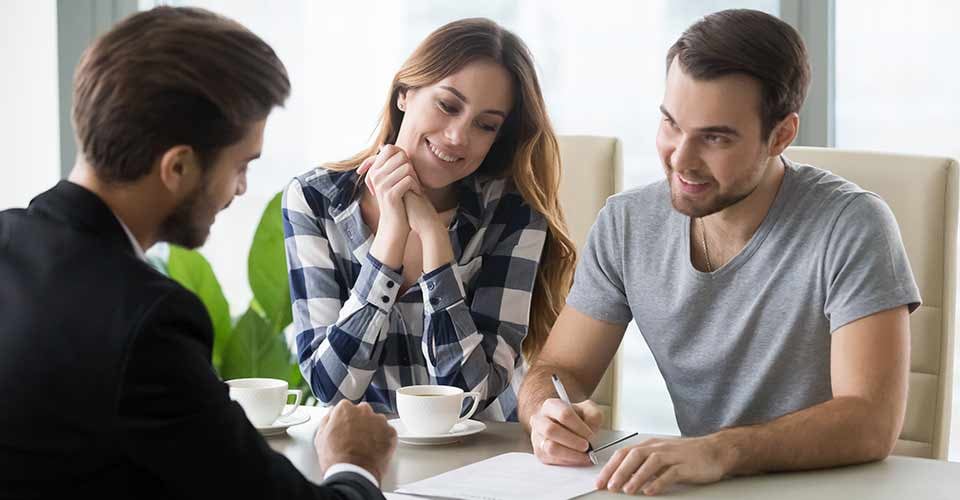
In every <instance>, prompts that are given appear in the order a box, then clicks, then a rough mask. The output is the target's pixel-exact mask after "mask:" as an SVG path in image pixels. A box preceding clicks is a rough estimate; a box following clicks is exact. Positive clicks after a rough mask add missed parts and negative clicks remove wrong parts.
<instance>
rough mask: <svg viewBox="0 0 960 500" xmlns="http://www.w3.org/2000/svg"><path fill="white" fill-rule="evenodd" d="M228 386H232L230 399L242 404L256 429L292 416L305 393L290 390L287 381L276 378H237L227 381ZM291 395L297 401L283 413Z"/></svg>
mask: <svg viewBox="0 0 960 500" xmlns="http://www.w3.org/2000/svg"><path fill="white" fill-rule="evenodd" d="M227 385H229V386H230V399H232V400H234V401H236V402H237V403H239V404H240V407H241V408H243V412H244V413H245V414H246V415H247V419H248V420H250V423H252V424H253V425H254V427H265V426H268V425H270V424H272V423H274V422H275V421H276V420H277V418H279V417H285V416H287V415H290V414H292V413H293V412H294V411H296V410H297V408H298V407H299V406H300V399H301V398H302V397H303V391H301V390H299V389H293V390H290V389H288V385H287V381H286V380H281V379H276V378H237V379H233V380H227ZM291 395H294V396H296V400H295V401H294V402H293V405H291V407H290V408H289V409H287V411H283V407H284V406H285V405H286V404H287V400H289V399H290V396H291Z"/></svg>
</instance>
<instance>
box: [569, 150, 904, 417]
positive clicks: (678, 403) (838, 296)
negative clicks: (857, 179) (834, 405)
mask: <svg viewBox="0 0 960 500" xmlns="http://www.w3.org/2000/svg"><path fill="white" fill-rule="evenodd" d="M785 163H786V165H787V168H786V172H785V175H784V179H783V183H782V184H781V187H780V191H779V192H778V193H777V197H776V199H775V200H774V202H773V205H772V206H771V207H770V210H769V212H768V213H767V216H766V217H765V218H764V220H763V222H762V223H761V225H760V227H759V228H758V229H757V231H756V233H755V234H754V235H753V238H751V239H750V241H749V242H748V243H747V245H746V246H745V247H744V248H743V250H741V251H740V253H739V254H737V255H736V256H735V257H734V258H733V259H732V260H730V261H729V262H728V263H727V264H726V265H724V266H723V267H721V268H720V269H718V270H716V271H715V272H713V273H705V272H700V271H698V270H697V269H696V268H694V267H693V265H692V264H691V260H690V222H691V221H690V218H689V217H687V216H686V215H683V214H681V213H679V212H677V211H675V210H674V209H673V207H672V205H671V204H670V192H669V189H670V188H669V186H668V185H667V182H666V181H661V182H658V183H655V184H651V185H649V186H645V187H642V188H638V189H634V190H630V191H625V192H623V193H620V194H617V195H614V196H612V197H610V198H609V199H608V200H607V203H606V205H605V206H604V208H603V210H601V212H600V215H599V217H598V219H597V221H596V223H595V224H594V226H593V228H592V229H591V231H590V236H589V239H588V241H587V245H586V248H585V249H584V251H583V255H582V257H581V258H580V262H579V264H578V266H577V271H576V275H575V279H574V285H573V289H572V290H571V292H570V295H569V297H568V298H567V303H568V304H569V305H571V306H573V307H574V308H575V309H577V310H578V311H580V312H582V313H584V314H587V315H588V316H590V317H592V318H595V319H598V320H603V321H607V322H613V323H621V324H625V323H628V322H629V321H630V320H631V319H634V320H635V321H636V323H637V326H638V327H639V329H640V332H641V333H642V334H643V337H644V339H646V342H647V344H648V345H649V346H650V350H651V351H652V352H653V355H654V357H655V358H656V361H657V364H658V365H659V367H660V371H661V372H662V373H663V376H664V379H665V380H666V384H667V389H668V391H669V392H670V397H671V398H672V400H673V404H674V410H675V412H676V415H677V423H678V425H679V428H680V431H681V432H682V433H683V435H685V436H700V435H705V434H709V433H712V432H716V431H718V430H720V429H722V428H725V427H731V426H739V425H749V424H755V423H761V422H767V421H770V420H773V419H775V418H777V417H780V416H783V415H785V414H787V413H791V412H794V411H797V410H801V409H804V408H808V407H810V406H813V405H816V404H819V403H822V402H824V401H826V400H828V399H830V398H831V397H832V391H831V387H830V334H831V333H832V332H834V331H836V330H837V329H838V328H840V327H842V326H844V325H846V324H847V323H850V322H852V321H854V320H857V319H860V318H863V317H865V316H869V315H871V314H874V313H877V312H880V311H883V310H886V309H890V308H893V307H896V306H900V305H904V304H909V309H910V311H911V312H912V311H913V310H914V309H916V308H917V306H919V304H920V292H919V290H918V289H917V285H916V283H915V282H914V279H913V273H912V272H911V270H910V263H909V262H908V261H907V256H906V252H905V251H904V249H903V243H902V241H901V239H900V231H899V229H898V227H897V223H896V220H895V219H894V217H893V213H892V212H891V211H890V209H889V207H887V205H886V203H884V202H883V200H881V199H880V197H878V196H877V195H875V194H873V193H870V192H867V191H864V190H862V189H860V188H859V187H858V186H856V185H855V184H853V183H850V182H848V181H846V180H844V179H842V178H840V177H837V176H836V175H833V174H831V173H829V172H826V171H824V170H820V169H817V168H814V167H811V166H808V165H796V164H793V163H791V162H789V161H788V160H785ZM630 383H642V382H640V381H631V382H628V385H627V387H629V384H630ZM628 397H629V396H628Z"/></svg>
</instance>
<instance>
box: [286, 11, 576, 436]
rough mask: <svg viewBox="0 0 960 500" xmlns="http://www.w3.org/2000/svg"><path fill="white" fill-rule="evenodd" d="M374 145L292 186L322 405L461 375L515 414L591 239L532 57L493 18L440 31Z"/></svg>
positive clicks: (293, 225)
mask: <svg viewBox="0 0 960 500" xmlns="http://www.w3.org/2000/svg"><path fill="white" fill-rule="evenodd" d="M383 117H384V118H383V122H382V123H381V127H380V132H379V136H378V137H377V140H376V141H375V142H374V143H373V144H371V145H370V146H369V147H368V148H367V149H366V150H364V151H362V152H360V153H359V154H357V155H355V156H354V157H352V158H350V159H348V160H346V161H343V162H339V163H333V164H329V165H326V166H325V167H323V168H318V169H315V170H311V171H310V172H308V173H306V174H304V175H302V176H300V177H298V178H296V179H295V180H294V181H293V182H292V183H291V184H290V185H289V187H288V188H287V190H286V192H285V194H284V210H283V216H284V230H285V233H286V248H287V261H288V265H289V267H290V279H291V290H292V300H293V313H294V321H295V325H296V332H297V348H298V351H299V359H300V360H301V363H300V368H301V371H302V372H303V374H304V376H305V378H306V379H307V380H309V381H310V385H311V388H312V389H313V392H314V394H315V395H316V396H317V398H318V399H320V400H321V401H322V402H323V403H326V404H332V403H335V402H337V401H339V400H341V399H349V400H352V401H368V402H370V403H371V404H372V405H373V406H374V407H375V408H376V409H377V410H378V411H381V412H396V398H395V391H396V389H398V388H400V387H403V386H406V385H410V384H443V385H454V386H458V387H460V388H462V389H464V390H465V391H477V392H479V393H480V394H481V399H482V401H481V408H482V409H483V412H482V413H480V414H479V415H480V417H481V418H487V419H493V420H516V418H517V415H516V407H517V404H516V393H517V391H518V389H519V386H520V383H521V380H522V377H523V374H524V373H525V370H526V366H527V361H529V360H530V359H532V358H534V357H535V356H536V355H537V353H538V352H539V350H540V347H541V346H542V345H543V342H544V340H545V338H546V335H547V333H548V331H549V328H550V325H552V323H553V321H554V320H555V319H556V315H557V313H558V312H559V307H560V305H561V304H562V303H563V300H564V297H565V296H566V292H567V290H568V288H569V284H570V279H571V276H572V272H573V265H574V262H575V258H576V256H575V249H574V246H573V243H572V242H571V240H570V238H569V237H568V236H567V231H566V224H565V223H564V219H563V214H562V212H561V210H560V206H559V201H558V190H559V180H560V159H559V151H558V145H557V140H556V137H555V136H554V134H553V131H552V127H551V126H550V122H549V120H548V118H547V114H546V110H545V106H544V102H543V96H542V93H541V91H540V85H539V81H538V79H537V75H536V72H535V70H534V66H533V61H532V58H531V56H530V54H529V52H528V50H527V48H526V46H525V45H524V44H523V42H522V41H520V39H519V38H517V37H516V36H515V35H514V34H513V33H511V32H509V31H507V30H505V29H503V28H502V27H501V26H499V25H497V24H496V23H494V22H492V21H490V20H487V19H464V20H460V21H455V22H452V23H449V24H447V25H445V26H443V27H441V28H439V29H438V30H436V31H435V32H433V33H432V34H431V35H430V36H428V37H427V39H426V40H424V42H423V43H422V44H421V45H420V46H419V47H418V48H417V49H416V50H415V51H414V53H413V54H412V55H411V56H410V58H409V59H408V60H407V61H406V63H404V64H403V66H402V67H401V69H400V71H399V72H398V73H397V75H396V76H395V77H394V79H393V83H392V84H391V88H390V93H389V97H388V99H387V103H386V105H385V108H384V113H383Z"/></svg>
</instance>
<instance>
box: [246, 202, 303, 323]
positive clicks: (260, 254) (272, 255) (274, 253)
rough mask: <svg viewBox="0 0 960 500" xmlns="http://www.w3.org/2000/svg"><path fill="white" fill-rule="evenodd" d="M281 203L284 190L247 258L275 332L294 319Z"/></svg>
mask: <svg viewBox="0 0 960 500" xmlns="http://www.w3.org/2000/svg"><path fill="white" fill-rule="evenodd" d="M280 202H281V193H277V195H276V196H274V197H273V199H272V200H270V203H269V204H267V208H266V209H265V210H264V211H263V216H262V217H261V218H260V224H259V225H258V226H257V232H256V233H254V235H253V245H251V247H250V256H249V259H248V260H247V276H248V279H249V280H250V289H251V290H252V291H253V297H254V299H255V300H256V301H257V303H258V304H259V305H260V306H261V307H262V308H263V311H264V314H266V316H267V318H268V321H269V322H270V324H271V325H272V326H273V329H274V330H275V331H281V330H283V329H284V328H286V326H287V325H289V324H290V323H291V322H292V321H293V313H292V312H291V310H290V286H289V282H288V278H287V256H286V253H285V250H284V245H283V223H282V221H281V218H280V217H281V208H280Z"/></svg>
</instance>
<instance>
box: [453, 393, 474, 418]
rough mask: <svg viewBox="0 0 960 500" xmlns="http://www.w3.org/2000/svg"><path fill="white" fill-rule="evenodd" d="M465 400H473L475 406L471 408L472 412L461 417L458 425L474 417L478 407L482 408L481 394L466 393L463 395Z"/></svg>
mask: <svg viewBox="0 0 960 500" xmlns="http://www.w3.org/2000/svg"><path fill="white" fill-rule="evenodd" d="M463 397H464V398H468V397H469V398H473V406H471V407H470V411H468V412H467V414H466V415H464V416H462V417H460V419H459V420H457V423H458V424H459V423H460V422H463V421H464V420H466V419H468V418H470V417H472V416H473V412H475V411H477V407H478V406H480V393H479V392H465V393H463Z"/></svg>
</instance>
